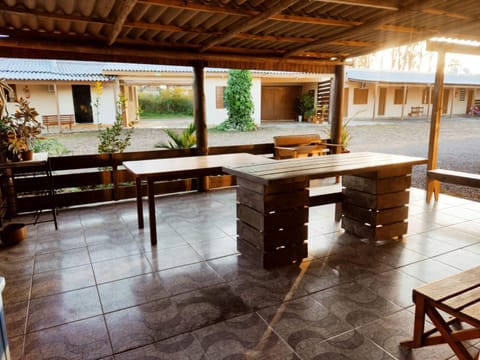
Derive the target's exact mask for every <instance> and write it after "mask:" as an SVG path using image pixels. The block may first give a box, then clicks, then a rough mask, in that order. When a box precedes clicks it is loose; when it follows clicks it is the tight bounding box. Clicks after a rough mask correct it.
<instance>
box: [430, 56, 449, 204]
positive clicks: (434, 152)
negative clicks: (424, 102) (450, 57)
mask: <svg viewBox="0 0 480 360" xmlns="http://www.w3.org/2000/svg"><path fill="white" fill-rule="evenodd" d="M444 68H445V51H439V52H438V59H437V70H436V73H435V86H434V88H433V102H432V117H431V121H430V140H429V144H428V163H427V170H433V169H436V168H437V158H438V138H439V136H440V118H441V116H442V101H443V82H444V78H445V74H444ZM439 193H440V182H439V181H438V180H433V179H428V178H427V203H429V202H430V200H431V199H432V194H434V195H435V200H438V194H439Z"/></svg>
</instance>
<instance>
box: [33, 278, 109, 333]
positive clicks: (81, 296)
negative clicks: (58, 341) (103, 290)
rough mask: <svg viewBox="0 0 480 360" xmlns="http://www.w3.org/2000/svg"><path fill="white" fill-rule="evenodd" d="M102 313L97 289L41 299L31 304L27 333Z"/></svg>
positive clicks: (92, 288) (87, 289) (34, 300)
mask: <svg viewBox="0 0 480 360" xmlns="http://www.w3.org/2000/svg"><path fill="white" fill-rule="evenodd" d="M101 313H102V308H101V306H100V300H99V299H98V294H97V289H96V288H95V287H90V288H86V289H81V290H74V291H69V292H66V293H62V294H57V295H51V296H44V297H40V298H37V299H33V300H32V301H31V302H30V307H29V310H28V325H27V332H31V331H34V330H39V329H45V328H49V327H52V326H57V325H62V324H65V323H67V322H72V321H76V320H81V319H86V318H88V317H92V316H96V315H99V314H101Z"/></svg>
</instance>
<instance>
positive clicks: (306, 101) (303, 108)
mask: <svg viewBox="0 0 480 360" xmlns="http://www.w3.org/2000/svg"><path fill="white" fill-rule="evenodd" d="M314 111H315V100H314V98H313V95H312V94H309V93H305V94H302V95H300V97H299V98H298V100H297V112H298V116H299V121H302V120H300V116H301V117H303V118H306V117H307V116H308V115H307V112H308V114H309V115H310V116H312V115H313V112H314Z"/></svg>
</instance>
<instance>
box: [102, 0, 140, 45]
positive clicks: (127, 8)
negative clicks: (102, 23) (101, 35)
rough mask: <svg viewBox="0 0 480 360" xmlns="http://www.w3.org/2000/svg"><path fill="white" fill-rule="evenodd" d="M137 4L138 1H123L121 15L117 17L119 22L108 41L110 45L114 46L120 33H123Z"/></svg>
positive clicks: (116, 22) (114, 25) (116, 23)
mask: <svg viewBox="0 0 480 360" xmlns="http://www.w3.org/2000/svg"><path fill="white" fill-rule="evenodd" d="M136 3H137V0H123V6H122V10H121V12H120V14H119V15H118V17H117V21H115V24H113V29H112V33H111V34H110V38H109V39H108V45H109V46H110V45H112V44H113V43H114V42H115V40H116V39H117V37H118V35H119V34H120V31H122V28H123V24H124V23H125V21H126V20H127V17H128V14H130V12H131V11H132V10H133V8H134V7H135V5H136Z"/></svg>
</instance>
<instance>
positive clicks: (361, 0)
mask: <svg viewBox="0 0 480 360" xmlns="http://www.w3.org/2000/svg"><path fill="white" fill-rule="evenodd" d="M316 1H321V2H324V3H334V4H342V5H354V6H362V7H371V8H375V9H384V10H398V8H399V7H398V1H397V0H389V1H385V0H316Z"/></svg>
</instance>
